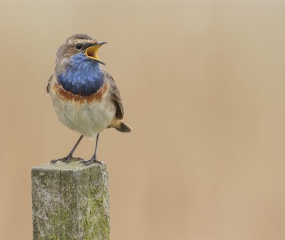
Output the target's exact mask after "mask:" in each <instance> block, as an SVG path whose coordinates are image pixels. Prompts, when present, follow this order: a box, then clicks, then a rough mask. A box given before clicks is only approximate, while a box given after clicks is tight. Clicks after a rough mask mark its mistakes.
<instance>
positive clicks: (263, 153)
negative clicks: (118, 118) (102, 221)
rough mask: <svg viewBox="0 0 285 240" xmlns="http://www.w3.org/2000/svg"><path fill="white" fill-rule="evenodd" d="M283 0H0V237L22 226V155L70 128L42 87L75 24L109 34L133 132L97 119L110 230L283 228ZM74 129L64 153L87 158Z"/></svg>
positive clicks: (178, 239) (152, 234) (251, 233)
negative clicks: (107, 183) (107, 181)
mask: <svg viewBox="0 0 285 240" xmlns="http://www.w3.org/2000/svg"><path fill="white" fill-rule="evenodd" d="M284 13H285V2H281V1H279V2H277V1H263V2H257V1H256V2H254V1H252V2H248V1H240V2H239V1H234V2H226V1H223V2H222V1H221V2H218V1H209V2H207V1H202V2H198V1H192V2H177V1H175V2H174V1H173V2H133V3H132V2H118V1H117V2H94V1H93V2H83V1H80V2H72V3H70V2H60V3H58V2H0V31H1V37H0V39H1V40H0V41H1V57H0V68H1V79H0V82H1V85H0V86H1V94H0V100H1V101H0V104H1V120H0V121H1V125H0V128H1V129H0V132H1V142H0V146H1V162H0V164H1V166H0V240H29V239H32V219H31V180H30V170H31V168H32V166H34V165H40V164H43V163H47V162H48V161H50V160H51V159H53V158H58V157H63V156H65V155H66V154H67V153H68V152H69V151H70V149H71V147H72V146H73V145H74V143H75V142H76V140H77V138H78V137H79V134H77V133H75V132H71V131H70V130H69V129H67V128H66V127H64V126H63V125H61V123H60V122H59V121H58V120H57V118H56V116H55V113H54V111H53V107H52V104H51V101H50V99H49V97H48V96H47V95H46V92H45V88H46V84H47V80H48V78H49V76H50V75H51V73H52V72H53V69H54V58H55V56H54V54H55V52H56V50H57V48H58V47H59V46H60V45H61V44H62V43H63V42H64V41H65V40H66V38H67V37H69V36H70V35H72V34H74V33H84V32H86V33H88V34H90V35H92V36H94V37H96V38H97V39H99V40H100V41H108V44H107V45H105V46H104V47H102V49H101V50H100V57H101V59H102V60H103V61H105V62H106V63H107V66H106V68H107V69H108V70H109V71H110V73H112V75H113V76H114V78H115V80H116V82H117V85H118V86H119V88H120V91H121V94H122V98H123V103H124V106H125V112H126V114H125V121H126V122H127V123H129V124H130V125H131V126H132V127H133V129H134V131H133V132H132V133H131V134H120V133H119V132H117V131H115V130H106V131H105V132H104V133H103V134H102V136H101V141H100V145H99V152H98V154H99V159H100V160H102V161H104V162H106V163H107V166H108V169H109V173H110V195H111V237H112V240H164V239H171V240H182V239H183V240H184V239H285V227H284V225H285V187H284V183H285V174H284V171H285V161H284V155H285V146H284V140H285V128H284V124H285V94H284V91H285V66H284V65H285V57H284V56H285V14H284ZM93 149H94V142H93V141H90V140H88V139H85V140H84V141H83V142H82V144H81V145H80V146H79V149H78V151H77V152H76V154H75V155H76V156H83V157H84V158H89V157H91V155H92V154H93Z"/></svg>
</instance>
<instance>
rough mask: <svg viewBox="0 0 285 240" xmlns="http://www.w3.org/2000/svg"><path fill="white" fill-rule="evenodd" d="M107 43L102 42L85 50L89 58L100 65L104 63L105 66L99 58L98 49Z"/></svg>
mask: <svg viewBox="0 0 285 240" xmlns="http://www.w3.org/2000/svg"><path fill="white" fill-rule="evenodd" d="M105 43H107V42H100V43H96V44H95V45H93V46H91V47H89V48H87V49H86V50H85V54H86V56H87V57H89V58H91V59H94V60H95V61H97V62H99V63H102V64H104V65H105V63H104V62H102V61H101V60H100V59H99V57H98V49H99V48H100V47H101V46H102V45H103V44H105Z"/></svg>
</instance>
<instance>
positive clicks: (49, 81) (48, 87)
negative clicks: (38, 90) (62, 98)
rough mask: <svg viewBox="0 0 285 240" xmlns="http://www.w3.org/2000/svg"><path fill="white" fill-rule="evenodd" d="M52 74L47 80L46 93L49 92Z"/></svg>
mask: <svg viewBox="0 0 285 240" xmlns="http://www.w3.org/2000/svg"><path fill="white" fill-rule="evenodd" d="M53 76H54V74H52V75H51V76H50V78H49V80H48V85H47V93H49V91H50V84H51V80H52V78H53Z"/></svg>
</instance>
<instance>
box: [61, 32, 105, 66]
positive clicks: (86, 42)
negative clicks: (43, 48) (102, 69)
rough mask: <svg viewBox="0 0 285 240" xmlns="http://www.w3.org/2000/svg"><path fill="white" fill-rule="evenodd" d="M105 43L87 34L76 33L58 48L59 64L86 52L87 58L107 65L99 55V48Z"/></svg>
mask: <svg viewBox="0 0 285 240" xmlns="http://www.w3.org/2000/svg"><path fill="white" fill-rule="evenodd" d="M105 43H106V42H98V41H97V40H96V39H94V38H92V37H91V36H89V35H87V34H74V35H72V36H71V37H69V38H68V39H67V40H66V42H65V43H64V44H63V45H61V46H60V47H59V49H58V50H57V53H56V58H57V60H56V61H57V65H62V64H64V63H66V62H68V61H69V60H70V59H71V57H72V56H74V55H76V54H84V55H85V56H86V57H87V58H89V59H92V60H94V61H96V62H98V63H101V64H104V65H105V63H104V62H102V61H101V60H100V59H99V57H98V49H99V48H100V47H101V46H102V45H103V44H105Z"/></svg>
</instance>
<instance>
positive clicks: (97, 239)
mask: <svg viewBox="0 0 285 240" xmlns="http://www.w3.org/2000/svg"><path fill="white" fill-rule="evenodd" d="M32 201H33V238H34V240H41V239H44V240H47V239H52V240H57V239H60V240H72V239H77V240H78V239H82V240H83V239H84V240H108V239H110V224H109V221H110V217H109V192H108V172H107V168H106V165H105V164H102V165H100V164H92V165H91V166H87V167H85V166H82V164H80V163H78V162H73V163H68V164H64V163H57V164H54V165H50V164H45V165H41V166H36V167H33V168H32Z"/></svg>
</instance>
